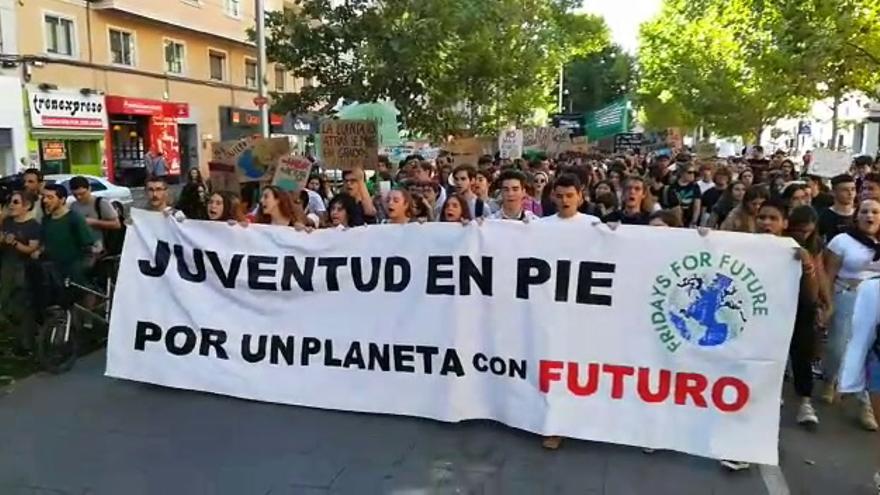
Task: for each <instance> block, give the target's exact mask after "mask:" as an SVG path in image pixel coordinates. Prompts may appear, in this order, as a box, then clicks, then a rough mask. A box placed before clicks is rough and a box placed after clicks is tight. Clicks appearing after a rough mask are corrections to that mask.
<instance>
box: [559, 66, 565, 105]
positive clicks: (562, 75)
mask: <svg viewBox="0 0 880 495" xmlns="http://www.w3.org/2000/svg"><path fill="white" fill-rule="evenodd" d="M564 87H565V64H562V65H560V66H559V105H558V107H557V108H559V113H564V112H565V106H564V105H563V101H562V98H563V93H562V91H563V88H564Z"/></svg>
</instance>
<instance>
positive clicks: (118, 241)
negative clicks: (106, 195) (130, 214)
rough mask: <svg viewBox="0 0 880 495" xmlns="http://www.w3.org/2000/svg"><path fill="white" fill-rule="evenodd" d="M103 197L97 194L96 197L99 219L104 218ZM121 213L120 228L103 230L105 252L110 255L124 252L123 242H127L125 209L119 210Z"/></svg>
mask: <svg viewBox="0 0 880 495" xmlns="http://www.w3.org/2000/svg"><path fill="white" fill-rule="evenodd" d="M102 199H103V198H101V197H99V196H96V197H95V211H96V212H97V213H98V220H104V218H101V201H102ZM117 214H118V215H119V225H120V228H119V229H117V230H104V231H102V235H103V237H104V239H103V240H104V253H105V254H107V255H109V256H118V255H120V254H122V244H123V243H124V242H125V231H126V225H125V216H124V211H117Z"/></svg>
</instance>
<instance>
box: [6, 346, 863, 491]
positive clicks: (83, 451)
mask: <svg viewBox="0 0 880 495" xmlns="http://www.w3.org/2000/svg"><path fill="white" fill-rule="evenodd" d="M103 370H104V356H103V353H101V352H99V353H96V354H93V355H91V356H88V357H86V358H84V359H82V360H81V361H80V362H79V363H78V364H77V366H76V368H74V370H73V371H71V372H69V373H67V374H65V375H60V376H53V375H47V374H37V375H34V376H32V377H29V378H27V379H25V380H23V381H20V382H18V383H16V384H15V385H13V386H11V387H7V388H5V389H0V439H2V443H0V494H3V495H7V494H16V495H17V494H29V495H30V494H41V495H42V494H56V495H57V494H83V495H84V494H88V495H96V494H113V495H117V494H125V495H139V494H160V495H172V494H186V495H196V494H236V495H237V494H259V495H266V494H272V495H275V494H307V495H308V494H357V495H369V494H395V495H421V494H426V495H427V494H439V495H445V494H528V495H532V494H545V493H546V494H569V493H571V494H585V495H586V494H590V495H596V494H603V495H627V494H650V495H691V494H693V495H734V494H736V495H740V494H748V495H764V494H772V495H779V494H786V493H792V494H803V495H813V494H815V495H820V494H821V495H828V494H839V495H868V494H872V493H874V492H873V491H872V490H871V489H870V484H869V482H870V476H871V474H872V473H873V465H874V462H873V453H874V452H876V449H877V445H876V439H877V437H876V435H875V434H870V433H865V432H862V431H859V430H858V429H857V428H856V427H855V426H854V423H851V422H850V421H849V420H848V419H847V418H845V417H844V415H843V414H841V413H839V412H837V411H831V412H828V411H825V410H824V409H820V413H821V414H822V419H823V424H822V427H821V428H820V430H819V431H817V432H813V433H810V432H806V431H803V430H801V429H799V428H798V427H797V426H796V425H794V424H793V421H792V419H791V415H792V414H793V411H789V410H786V411H785V415H784V417H785V419H784V422H783V428H782V442H781V457H782V472H780V471H779V470H778V468H775V467H757V466H756V467H753V468H752V469H750V470H748V471H744V472H740V473H728V472H725V471H724V470H723V469H722V468H721V467H720V466H719V465H718V463H717V462H714V461H711V460H708V459H703V458H698V457H693V456H688V455H684V454H677V453H674V452H657V453H655V454H652V455H648V454H644V453H642V451H641V450H640V449H636V448H630V447H624V446H617V445H610V444H600V443H593V442H582V441H572V440H568V441H566V442H565V443H564V444H563V446H562V448H561V449H560V450H558V451H555V452H548V451H545V450H543V449H542V448H541V447H540V439H539V438H538V437H536V436H535V435H531V434H528V433H525V432H522V431H518V430H514V429H511V428H507V427H505V426H503V425H499V424H497V423H493V422H488V421H468V422H463V423H458V424H448V423H440V422H436V421H430V420H422V419H416V418H408V417H399V416H385V415H371V414H357V413H345V412H337V411H327V410H319V409H311V408H305V407H293V406H282V405H274V404H265V403H259V402H251V401H244V400H239V399H233V398H228V397H223V396H217V395H211V394H205V393H198V392H190V391H182V390H174V389H168V388H162V387H157V386H153V385H146V384H141V383H135V382H128V381H123V380H116V379H110V378H106V377H104V376H103ZM788 402H792V403H793V402H794V401H788ZM633 427H643V426H641V425H633ZM743 441H748V439H743ZM782 473H785V475H784V476H783V475H782ZM786 481H787V484H786ZM789 487H790V491H788V488H789Z"/></svg>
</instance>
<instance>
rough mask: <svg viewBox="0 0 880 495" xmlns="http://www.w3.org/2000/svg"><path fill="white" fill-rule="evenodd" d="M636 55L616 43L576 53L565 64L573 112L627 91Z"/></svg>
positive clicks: (567, 87) (632, 80)
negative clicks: (586, 53)
mask: <svg viewBox="0 0 880 495" xmlns="http://www.w3.org/2000/svg"><path fill="white" fill-rule="evenodd" d="M634 77H635V58H634V57H633V56H632V55H630V54H629V53H626V52H625V51H623V49H621V48H620V46H618V45H609V46H607V47H605V48H604V49H603V50H601V51H600V52H597V53H593V54H590V55H587V56H584V57H578V58H575V59H574V60H572V61H571V63H569V64H568V65H567V66H566V67H565V89H567V90H568V91H569V94H568V97H567V99H568V100H570V102H571V107H572V110H573V111H574V112H591V111H593V110H596V109H599V108H601V107H603V106H604V105H606V104H608V103H610V102H612V101H614V100H618V99H620V98H622V97H623V96H625V95H627V94H629V92H630V90H632V88H633V83H634Z"/></svg>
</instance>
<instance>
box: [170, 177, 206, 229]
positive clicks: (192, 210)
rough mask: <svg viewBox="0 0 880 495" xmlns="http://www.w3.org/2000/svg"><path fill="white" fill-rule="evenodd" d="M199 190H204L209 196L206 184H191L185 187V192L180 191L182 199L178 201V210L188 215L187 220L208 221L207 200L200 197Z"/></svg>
mask: <svg viewBox="0 0 880 495" xmlns="http://www.w3.org/2000/svg"><path fill="white" fill-rule="evenodd" d="M199 189H204V190H205V193H206V194H207V188H206V187H205V185H204V184H198V183H196V182H191V183H189V184H187V185H185V186H183V190H182V191H180V199H178V200H177V205H176V207H177V209H178V210H180V211H182V212H183V214H184V215H186V218H189V219H192V220H207V219H208V209H207V202H206V199H207V198H202V197H201V196H200V195H199Z"/></svg>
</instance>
